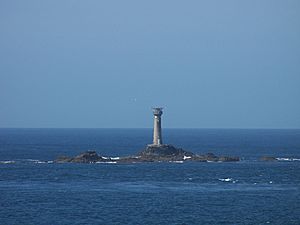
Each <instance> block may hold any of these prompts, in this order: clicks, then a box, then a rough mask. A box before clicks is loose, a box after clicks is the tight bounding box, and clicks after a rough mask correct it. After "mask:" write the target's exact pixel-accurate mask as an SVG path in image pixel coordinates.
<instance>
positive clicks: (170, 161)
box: [169, 161, 183, 163]
mask: <svg viewBox="0 0 300 225" xmlns="http://www.w3.org/2000/svg"><path fill="white" fill-rule="evenodd" d="M169 162H171V163H183V161H169Z"/></svg>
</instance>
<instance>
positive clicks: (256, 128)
mask: <svg viewBox="0 0 300 225" xmlns="http://www.w3.org/2000/svg"><path fill="white" fill-rule="evenodd" d="M0 129H153V127H0ZM162 129H177V130H179V129H182V130H187V129H189V130H193V129H194V130H201V129H202V130H300V127H299V128H289V127H287V128H265V127H253V128H249V127H164V128H162Z"/></svg>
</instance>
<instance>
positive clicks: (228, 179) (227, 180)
mask: <svg viewBox="0 0 300 225" xmlns="http://www.w3.org/2000/svg"><path fill="white" fill-rule="evenodd" d="M218 180H219V181H223V182H230V181H233V179H232V178H220V179H218Z"/></svg>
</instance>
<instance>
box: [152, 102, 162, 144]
mask: <svg viewBox="0 0 300 225" xmlns="http://www.w3.org/2000/svg"><path fill="white" fill-rule="evenodd" d="M162 109H163V108H161V107H155V108H152V110H153V115H154V126H153V145H155V146H160V145H162V144H163V142H162V137H161V115H162V114H163V112H162Z"/></svg>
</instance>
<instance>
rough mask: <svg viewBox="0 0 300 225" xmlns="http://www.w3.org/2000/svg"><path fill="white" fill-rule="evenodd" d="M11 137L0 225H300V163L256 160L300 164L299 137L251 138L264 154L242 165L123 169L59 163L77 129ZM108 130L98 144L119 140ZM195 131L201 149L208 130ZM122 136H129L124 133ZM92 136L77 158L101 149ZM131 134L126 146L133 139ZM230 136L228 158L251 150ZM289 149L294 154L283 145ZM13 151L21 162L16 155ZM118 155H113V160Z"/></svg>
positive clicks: (5, 146)
mask: <svg viewBox="0 0 300 225" xmlns="http://www.w3.org/2000/svg"><path fill="white" fill-rule="evenodd" d="M1 132H2V133H3V130H2V131H1ZM9 132H10V133H9ZM9 132H8V133H9V134H8V133H6V136H5V135H2V136H1V138H0V141H1V142H0V143H1V145H0V156H1V158H0V161H1V162H6V163H0V224H300V222H299V221H300V190H299V188H300V175H299V171H300V161H288V160H283V161H280V162H259V161H256V160H255V158H257V156H259V155H260V154H259V149H263V150H262V152H268V153H269V155H273V156H276V157H282V158H285V157H294V158H300V157H299V149H300V148H299V145H298V142H297V140H296V141H294V142H292V140H293V139H292V138H291V137H294V136H297V135H295V134H293V133H289V132H286V131H284V132H283V133H279V134H278V133H276V132H275V134H273V137H275V138H278V136H276V135H279V136H280V137H282V140H281V141H278V140H277V141H275V144H274V143H273V144H272V143H267V142H269V141H270V140H271V139H272V138H271V137H272V134H267V136H268V138H267V141H266V140H264V141H263V143H264V144H262V145H261V146H260V145H259V144H257V143H260V141H261V139H260V138H259V135H257V134H252V136H251V132H250V137H248V138H246V139H247V140H248V141H249V139H250V140H252V141H253V140H256V143H255V144H254V143H252V144H250V145H251V146H256V147H253V148H254V149H256V151H253V150H251V151H246V150H243V151H241V152H240V154H241V155H242V154H244V155H246V156H247V157H246V158H247V159H246V160H245V161H241V162H238V163H183V164H176V163H149V164H147V163H144V164H120V165H119V164H55V163H53V162H52V160H53V159H54V158H55V156H56V154H57V153H59V152H58V149H60V148H63V149H69V148H70V147H72V146H73V144H72V143H70V142H69V141H70V140H72V137H73V136H74V133H72V132H74V131H72V132H71V131H64V132H62V131H59V132H58V134H57V135H55V131H52V133H51V131H50V135H49V131H48V133H47V132H45V131H42V134H41V136H42V137H43V138H41V137H40V138H38V137H36V136H38V132H33V131H29V133H30V132H33V133H34V134H32V133H30V134H29V135H27V136H26V132H25V131H21V133H23V134H22V135H21V134H20V133H18V132H17V131H14V132H15V133H17V134H13V133H14V132H12V131H9ZM43 132H44V133H43ZM68 132H71V133H68ZM80 132H81V133H83V134H84V132H83V131H80ZM101 132H104V131H101ZM101 132H99V131H97V130H96V131H95V133H93V132H92V131H88V133H89V135H91V136H92V137H93V138H95V140H96V136H97V135H100V138H99V139H101V138H103V136H105V137H109V136H112V137H111V139H115V136H114V135H116V134H114V132H112V131H109V132H108V133H109V134H106V133H105V132H104V133H105V134H103V135H102V136H101ZM123 132H124V131H123ZM172 132H174V133H172ZM172 132H170V131H169V133H170V135H171V137H172V135H173V136H174V135H175V136H176V132H175V131H172ZM191 132H192V131H191ZM195 132H196V133H195ZM195 132H194V133H193V132H192V133H191V134H190V136H189V137H188V138H187V140H189V141H190V142H189V144H188V143H186V145H189V146H190V147H191V148H192V146H194V147H195V146H196V145H199V146H198V147H197V148H201V144H199V143H198V141H196V140H197V137H198V138H200V139H201V138H203V137H202V136H201V134H203V132H204V131H201V132H199V131H198V133H197V131H195ZM214 132H217V131H214ZM222 132H223V133H224V131H221V133H222ZM264 132H266V131H264ZM272 132H273V131H272ZM272 132H271V133H272ZM24 133H25V134H24ZM75 133H76V131H75ZM116 133H117V135H121V136H122V132H120V131H117V132H116ZM129 133H130V132H129ZM133 133H135V132H133ZM179 133H180V132H179ZM204 133H205V132H204ZM208 133H209V132H208ZM225 133H226V132H225ZM46 134H48V135H49V141H48V142H47V135H46ZM135 134H136V133H135ZM142 134H143V132H142ZM142 134H139V135H140V136H139V135H137V139H138V140H140V141H141V142H142V140H144V141H145V142H146V139H147V137H148V136H147V135H144V136H143V135H142ZM18 135H19V138H17V137H16V136H18ZM24 135H25V137H24ZM89 135H85V134H84V135H83V139H82V140H81V141H80V140H77V142H76V144H78V146H80V148H79V147H77V148H75V150H64V151H65V152H66V153H69V155H74V153H76V152H77V151H79V152H80V151H83V150H87V149H89V147H93V145H95V146H96V148H98V147H99V146H98V145H100V144H99V142H97V141H95V143H94V142H93V141H92V140H93V138H92V139H89V138H87V137H88V136H89ZM123 135H124V136H122V137H121V138H120V139H121V140H123V139H124V140H125V137H126V135H125V134H123ZM130 135H132V136H130ZM130 135H129V137H131V138H133V137H134V135H133V134H130ZM199 135H200V136H199ZM231 135H232V137H231V138H232V139H235V138H236V137H237V136H238V137H242V138H240V139H241V140H243V139H244V138H243V137H247V132H246V133H243V132H242V134H235V133H234V132H233V134H231ZM235 135H237V136H235ZM206 136H208V137H209V136H210V135H209V134H206ZM216 136H217V137H219V136H220V134H219V136H218V135H216ZM225 136H226V135H225ZM229 136H230V135H229V134H227V136H226V137H225V139H226V140H227V142H226V141H225V142H226V143H227V144H224V146H223V148H221V149H223V153H224V149H229V150H228V151H229V152H230V151H231V152H236V149H238V148H242V145H243V144H241V143H240V144H237V141H236V140H234V141H232V143H231V144H230V143H229ZM286 136H287V137H286ZM127 137H128V135H127ZM192 137H193V138H192ZM65 139H67V140H65ZM79 139H80V138H79ZM129 139H130V138H129ZM208 139H209V138H208ZM223 139H224V138H223ZM130 140H131V139H130ZM191 140H194V142H191ZM247 140H246V142H247ZM88 142H90V143H91V144H87V143H88ZM128 142H130V141H128ZM241 142H242V143H243V141H241ZM26 143H27V144H28V145H26ZM47 143H48V144H47ZM93 143H94V144H93ZM113 143H114V145H115V148H116V149H120V148H121V147H122V148H123V149H125V150H126V152H130V150H129V147H128V146H127V147H126V145H125V144H124V142H123V141H121V143H120V142H113ZM146 143H147V142H146ZM197 143H198V144H197ZM216 143H217V144H216V146H218V145H220V143H221V142H220V141H219V140H218V139H217V140H216ZM233 143H235V144H237V146H236V147H234V148H232V147H230V146H234V144H233ZM238 143H239V142H238ZM285 143H286V146H289V147H288V148H287V147H286V148H283V147H282V145H284V144H285ZM122 144H123V146H122ZM89 145H90V146H89ZM128 145H129V144H128ZM137 145H139V144H137ZM137 145H136V148H137V149H138V148H139V147H138V146H137ZM207 145H209V146H214V143H210V142H209V141H206V142H204V147H203V148H204V149H205V148H206V147H205V146H207ZM32 146H35V148H34V149H31V148H32ZM95 146H94V147H95ZM97 146H98V147H97ZM120 146H121V147H120ZM181 146H182V145H181ZM265 146H270V149H271V150H270V149H265ZM104 147H105V146H104ZM106 147H107V148H104V149H109V148H111V145H110V146H108V145H107V146H106ZM195 149H196V147H195ZM212 149H213V147H212ZM230 149H231V150H230ZM246 149H247V148H246ZM289 149H290V150H289ZM13 150H16V152H17V157H12V156H13V154H12V151H13ZM96 150H97V149H96ZM99 150H100V149H99ZM131 151H132V150H131ZM219 151H220V150H219ZM116 153H117V152H116V151H115V150H114V151H113V150H112V154H109V151H108V152H107V155H115V156H116V155H118V154H116ZM272 153H273V154H272ZM120 155H122V154H120ZM22 156H27V158H26V157H23V158H22ZM253 159H254V160H253Z"/></svg>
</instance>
